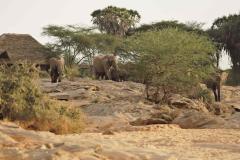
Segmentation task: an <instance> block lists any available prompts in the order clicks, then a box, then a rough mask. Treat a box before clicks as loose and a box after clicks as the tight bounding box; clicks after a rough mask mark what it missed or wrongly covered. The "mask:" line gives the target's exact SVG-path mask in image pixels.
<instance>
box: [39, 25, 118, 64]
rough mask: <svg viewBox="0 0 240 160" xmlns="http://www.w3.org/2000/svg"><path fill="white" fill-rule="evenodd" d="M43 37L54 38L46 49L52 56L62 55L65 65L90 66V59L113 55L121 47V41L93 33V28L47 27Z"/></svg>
mask: <svg viewBox="0 0 240 160" xmlns="http://www.w3.org/2000/svg"><path fill="white" fill-rule="evenodd" d="M43 35H46V36H50V37H52V38H54V40H53V42H52V43H51V44H47V47H48V48H49V49H50V50H51V51H52V53H53V55H52V56H56V55H58V54H62V53H63V54H64V59H65V62H66V65H67V66H69V67H72V66H73V65H74V64H80V63H87V64H89V65H92V59H93V57H94V56H95V55H97V54H99V53H103V54H104V53H108V54H109V53H115V51H116V49H117V48H119V46H121V43H122V39H121V38H120V37H115V36H112V35H107V34H100V33H96V32H94V31H93V28H81V27H78V26H72V25H69V26H56V25H49V26H47V27H44V28H43Z"/></svg>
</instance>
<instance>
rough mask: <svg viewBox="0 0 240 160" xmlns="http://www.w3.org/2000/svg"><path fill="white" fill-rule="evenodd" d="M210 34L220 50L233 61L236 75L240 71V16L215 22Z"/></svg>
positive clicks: (222, 18)
mask: <svg viewBox="0 0 240 160" xmlns="http://www.w3.org/2000/svg"><path fill="white" fill-rule="evenodd" d="M209 34H210V35H211V36H212V37H213V39H214V41H215V42H216V43H217V44H218V48H219V50H222V49H224V50H225V51H227V53H228V55H229V56H230V58H231V61H232V65H233V66H232V69H233V71H234V72H235V73H237V72H239V70H240V14H234V15H229V16H223V17H221V18H218V19H216V20H215V21H214V23H213V25H212V27H211V29H210V30H209Z"/></svg>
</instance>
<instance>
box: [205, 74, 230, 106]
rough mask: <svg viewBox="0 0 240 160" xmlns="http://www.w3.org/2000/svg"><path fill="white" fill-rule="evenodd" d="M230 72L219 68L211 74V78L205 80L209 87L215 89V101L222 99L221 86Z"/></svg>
mask: <svg viewBox="0 0 240 160" xmlns="http://www.w3.org/2000/svg"><path fill="white" fill-rule="evenodd" d="M227 78H228V73H226V72H223V71H221V70H218V71H217V72H216V73H215V74H213V75H212V76H210V78H208V79H206V80H204V84H206V86H207V88H209V89H211V90H212V91H213V94H214V97H215V101H216V102H220V101H221V86H222V84H223V83H224V82H225V81H226V80H227Z"/></svg>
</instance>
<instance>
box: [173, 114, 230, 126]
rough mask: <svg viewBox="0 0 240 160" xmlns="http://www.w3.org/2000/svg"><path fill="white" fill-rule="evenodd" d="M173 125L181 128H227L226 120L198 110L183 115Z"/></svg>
mask: <svg viewBox="0 0 240 160" xmlns="http://www.w3.org/2000/svg"><path fill="white" fill-rule="evenodd" d="M172 123H173V124H178V125H179V126H180V127H181V128H226V127H225V124H226V121H225V120H224V119H222V118H220V117H216V116H214V115H211V114H207V113H203V112H199V111H196V110H190V111H186V112H183V113H181V114H180V115H179V116H178V117H177V118H175V119H174V120H173V122H172Z"/></svg>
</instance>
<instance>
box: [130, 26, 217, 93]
mask: <svg viewBox="0 0 240 160" xmlns="http://www.w3.org/2000/svg"><path fill="white" fill-rule="evenodd" d="M128 41H129V42H128V43H129V50H131V51H132V52H134V53H135V54H136V55H137V56H136V57H138V58H136V64H137V65H138V72H139V76H143V77H144V79H145V82H147V83H150V84H151V85H153V86H161V87H164V88H165V89H166V90H168V91H169V92H170V91H171V92H180V91H187V90H189V89H191V88H192V87H193V86H194V85H196V84H197V83H198V82H200V81H201V80H202V79H204V78H206V77H207V76H208V75H209V73H211V72H213V71H214V67H213V62H214V59H213V56H212V54H213V53H214V52H215V47H214V45H213V44H212V42H211V41H209V40H208V38H207V37H205V36H200V35H197V34H195V33H190V32H186V31H181V30H178V29H172V28H169V29H163V30H160V31H150V32H142V33H138V34H137V35H134V36H132V37H130V38H129V39H128Z"/></svg>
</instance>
